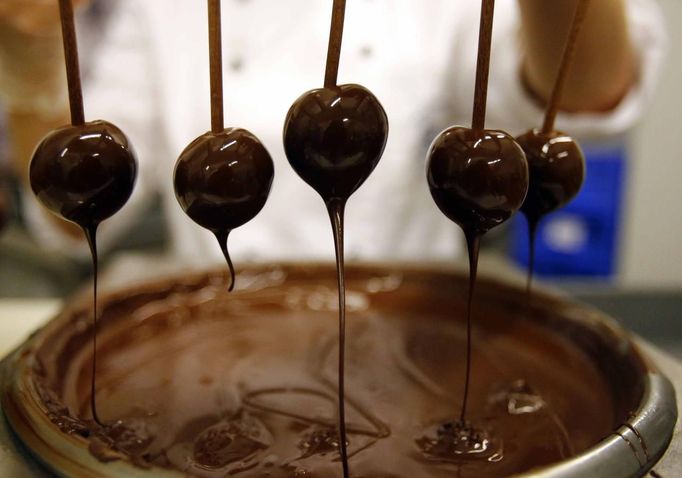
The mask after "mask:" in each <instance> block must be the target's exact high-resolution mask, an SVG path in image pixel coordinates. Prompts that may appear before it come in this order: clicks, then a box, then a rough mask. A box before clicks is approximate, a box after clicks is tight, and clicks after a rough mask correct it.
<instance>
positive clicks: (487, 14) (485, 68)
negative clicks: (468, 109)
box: [471, 0, 495, 131]
mask: <svg viewBox="0 0 682 478" xmlns="http://www.w3.org/2000/svg"><path fill="white" fill-rule="evenodd" d="M494 12H495V0H483V2H482V3H481V23H480V28H479V33H478V58H477V60H476V84H475V88H474V109H473V116H472V119H471V127H472V129H474V130H476V131H483V129H484V128H485V109H486V102H487V98H488V74H489V72H490V48H491V45H492V39H493V16H494Z"/></svg>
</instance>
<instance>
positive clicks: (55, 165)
mask: <svg viewBox="0 0 682 478" xmlns="http://www.w3.org/2000/svg"><path fill="white" fill-rule="evenodd" d="M136 176H137V160H136V158H135V153H134V151H133V149H132V147H131V146H130V144H129V143H128V138H127V137H126V136H125V134H123V132H122V131H121V130H120V129H119V128H117V127H116V126H114V125H113V124H111V123H108V122H106V121H102V120H99V121H92V122H89V123H84V124H80V125H76V126H63V127H61V128H58V129H55V130H53V131H51V132H50V133H48V134H47V136H45V138H43V140H42V141H41V142H40V143H39V144H38V146H37V148H36V150H35V152H34V153H33V158H32V159H31V164H30V167H29V178H30V183H31V188H32V189H33V192H34V194H35V195H36V197H37V198H38V200H39V201H40V202H41V203H42V204H43V205H44V206H45V207H47V208H48V209H49V210H50V211H52V212H53V213H55V214H57V215H59V216H61V217H63V218H64V219H67V220H69V221H71V222H74V223H75V224H77V225H79V226H80V227H81V228H82V229H83V232H84V234H85V236H86V238H87V240H88V244H89V246H90V251H91V253H92V265H93V290H94V299H93V312H92V314H93V323H94V324H95V333H94V334H93V341H92V347H93V354H92V367H91V374H90V376H91V394H90V397H91V403H90V408H91V411H92V416H93V418H94V420H95V421H96V422H98V423H101V421H100V419H99V416H98V413H97V404H96V400H95V387H96V386H95V381H96V369H97V360H96V357H97V352H96V351H97V333H96V327H97V263H98V260H97V227H98V226H99V224H100V223H101V222H102V221H104V220H105V219H107V218H109V217H111V216H112V215H113V214H114V213H116V212H117V211H118V210H119V209H120V208H121V207H123V205H124V204H125V203H126V201H127V200H128V198H129V197H130V195H131V194H132V192H133V186H134V184H135V177H136Z"/></svg>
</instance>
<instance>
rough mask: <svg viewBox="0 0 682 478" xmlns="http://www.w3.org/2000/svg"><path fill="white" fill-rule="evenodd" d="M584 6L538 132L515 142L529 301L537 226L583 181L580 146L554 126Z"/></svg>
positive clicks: (586, 2) (582, 2)
mask: <svg viewBox="0 0 682 478" xmlns="http://www.w3.org/2000/svg"><path fill="white" fill-rule="evenodd" d="M588 5H589V0H580V2H579V3H578V5H577V6H576V11H575V15H574V17H573V22H572V25H571V29H570V31H569V35H568V38H567V40H566V45H565V47H564V52H563V55H562V59H561V64H560V66H559V71H558V73H557V78H556V81H555V83H554V88H553V89H552V94H551V97H550V99H549V102H548V104H547V109H546V111H545V120H544V123H543V125H542V128H541V129H531V130H530V131H527V132H526V133H524V134H522V135H521V136H519V137H518V138H517V140H518V142H519V144H520V145H521V147H522V148H523V150H524V152H525V153H526V157H527V158H528V168H529V173H530V183H529V187H528V195H527V196H526V199H525V201H524V203H523V205H522V207H521V211H522V212H523V214H524V215H525V216H526V220H527V222H528V235H529V238H528V244H529V254H528V281H527V291H528V293H529V298H530V288H531V282H532V278H533V265H534V262H535V234H536V230H537V226H538V223H539V221H540V219H542V217H544V216H545V215H546V214H548V213H550V212H552V211H555V210H556V209H559V208H560V207H562V206H564V205H566V204H567V203H568V202H569V201H570V200H571V199H573V198H574V197H575V196H576V195H577V194H578V192H579V191H580V188H581V186H582V184H583V180H584V178H585V157H584V155H583V152H582V149H581V148H580V145H579V144H578V143H577V142H576V141H575V140H574V139H573V138H571V137H570V136H568V135H566V134H564V133H562V132H559V131H556V130H555V129H554V122H555V120H556V116H557V111H558V109H559V104H560V102H561V96H562V93H563V90H564V86H565V84H566V81H567V79H568V73H569V71H570V68H571V64H572V61H573V57H574V54H575V48H576V43H577V40H578V34H579V32H580V29H581V27H582V24H583V22H584V20H585V15H586V13H587V7H588Z"/></svg>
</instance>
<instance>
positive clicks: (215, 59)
mask: <svg viewBox="0 0 682 478" xmlns="http://www.w3.org/2000/svg"><path fill="white" fill-rule="evenodd" d="M221 34H222V33H221V27H220V0H208V55H209V63H210V75H211V131H213V132H214V133H220V132H221V131H223V129H225V126H224V122H223V121H224V119H223V118H224V117H223V48H222V41H221Z"/></svg>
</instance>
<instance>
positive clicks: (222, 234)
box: [213, 230, 235, 292]
mask: <svg viewBox="0 0 682 478" xmlns="http://www.w3.org/2000/svg"><path fill="white" fill-rule="evenodd" d="M213 234H214V235H215V238H216V239H217V240H218V244H219V245H220V250H221V251H222V253H223V257H225V262H227V268H228V269H229V270H230V287H229V288H228V289H227V291H228V292H232V290H233V289H234V283H235V277H234V276H235V274H234V266H233V265H232V259H231V258H230V253H229V252H228V250H227V239H228V237H229V235H230V231H227V230H225V231H215V232H214V233H213Z"/></svg>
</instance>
